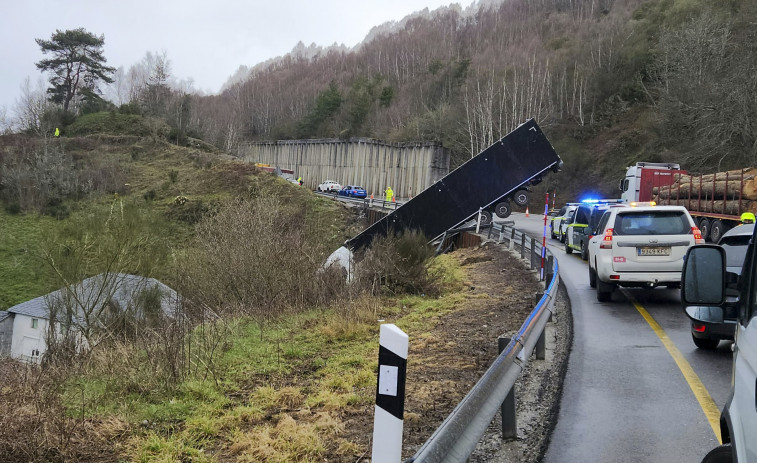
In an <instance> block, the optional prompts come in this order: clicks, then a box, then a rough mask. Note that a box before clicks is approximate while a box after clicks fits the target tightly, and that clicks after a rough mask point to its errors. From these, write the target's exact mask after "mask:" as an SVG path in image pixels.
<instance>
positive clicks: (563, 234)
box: [560, 233, 565, 243]
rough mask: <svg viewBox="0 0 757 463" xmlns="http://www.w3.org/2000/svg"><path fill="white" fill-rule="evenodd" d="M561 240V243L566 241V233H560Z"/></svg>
mask: <svg viewBox="0 0 757 463" xmlns="http://www.w3.org/2000/svg"><path fill="white" fill-rule="evenodd" d="M560 242H561V243H564V242H565V233H562V234H561V235H560Z"/></svg>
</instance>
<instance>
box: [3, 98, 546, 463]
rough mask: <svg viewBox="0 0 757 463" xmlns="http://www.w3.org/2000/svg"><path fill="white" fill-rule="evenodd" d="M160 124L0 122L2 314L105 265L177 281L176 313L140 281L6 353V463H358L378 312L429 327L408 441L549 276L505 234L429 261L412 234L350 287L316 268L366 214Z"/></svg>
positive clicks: (419, 353) (423, 435)
mask: <svg viewBox="0 0 757 463" xmlns="http://www.w3.org/2000/svg"><path fill="white" fill-rule="evenodd" d="M164 129H165V126H164V125H163V124H161V123H160V122H159V121H156V120H150V119H146V118H142V117H138V116H133V115H122V114H114V113H97V114H90V115H87V116H82V117H80V118H78V119H77V120H76V121H75V122H74V123H73V124H71V125H70V126H68V127H67V134H68V135H66V136H63V137H59V138H54V139H38V138H32V137H28V136H12V137H0V155H1V156H0V168H1V170H0V172H1V173H2V177H1V179H2V185H3V188H2V189H1V190H0V200H2V205H3V209H2V210H0V233H1V234H2V237H3V239H2V240H1V241H0V275H1V276H2V280H3V285H2V286H1V287H0V302H1V303H2V304H3V305H2V306H1V307H0V309H2V308H6V307H8V306H10V305H13V304H15V303H17V302H21V301H23V300H27V299H29V298H32V297H35V296H39V295H41V294H44V293H46V292H48V291H50V290H52V289H58V288H60V287H62V286H63V285H65V284H68V283H69V282H75V281H78V280H77V279H81V278H83V277H89V276H92V275H96V274H99V273H101V272H122V273H134V274H138V275H144V276H152V277H155V278H158V279H160V280H161V281H163V282H165V283H166V284H168V285H170V286H171V287H173V288H175V289H177V290H178V291H179V293H180V294H181V295H182V298H181V305H180V314H181V317H175V316H174V317H170V316H161V315H159V312H157V313H156V312H155V311H154V307H153V306H151V305H150V301H151V299H150V297H151V296H150V294H151V293H150V292H149V291H146V292H144V293H142V294H140V298H139V299H138V300H137V302H136V304H138V306H137V307H136V309H135V310H134V311H130V309H129V307H123V309H125V310H124V314H123V316H118V317H115V319H112V318H110V314H111V313H110V312H102V313H101V316H102V318H100V319H99V320H100V323H97V324H92V325H89V327H87V326H85V327H82V326H81V325H78V324H76V323H71V324H70V325H64V324H63V322H61V325H60V329H58V327H56V326H54V325H51V326H52V330H50V331H47V332H46V333H43V334H42V335H41V336H44V339H45V340H46V343H47V345H46V348H47V350H46V351H45V352H44V355H43V357H42V361H41V364H40V365H39V366H36V365H27V364H25V363H21V362H17V361H15V360H9V359H3V358H0V376H2V377H3V387H2V391H0V392H1V393H0V429H2V431H3V432H2V436H1V437H0V461H35V462H36V461H39V462H43V461H44V462H47V461H81V462H98V461H113V460H114V459H118V460H119V461H134V462H139V461H197V462H221V461H224V462H225V461H240V462H243V461H262V462H279V461H313V460H324V459H325V460H329V461H344V462H347V461H361V460H363V459H365V456H366V455H367V454H368V452H369V451H370V444H371V442H370V439H371V435H372V426H373V423H372V420H371V419H370V417H371V416H372V415H371V414H372V409H373V399H374V395H375V381H376V380H375V370H376V368H377V365H376V359H377V351H378V342H377V338H378V328H379V323H378V322H377V321H376V320H380V321H387V322H392V323H396V324H397V325H398V326H399V327H401V328H402V329H403V330H405V331H406V332H407V333H408V334H409V335H410V336H412V339H413V340H414V341H413V344H412V349H411V355H412V356H413V359H414V360H413V361H412V362H411V364H410V366H409V369H408V378H409V379H410V383H409V384H408V391H409V397H410V398H409V400H408V403H407V407H406V416H407V420H408V421H407V422H408V426H407V428H406V437H405V442H406V444H407V446H406V449H405V452H406V453H411V452H413V451H414V450H415V449H417V447H418V446H419V445H420V444H421V443H422V442H424V441H425V440H426V439H427V438H428V437H429V435H430V434H431V432H432V431H433V430H434V429H435V428H436V427H437V426H438V425H439V424H440V423H441V421H442V420H443V419H444V418H445V417H446V416H447V415H448V414H449V413H450V412H451V411H452V408H453V407H454V406H455V404H456V403H457V402H458V401H459V400H460V399H461V398H462V397H463V396H464V395H465V393H466V392H467V391H468V390H469V389H470V387H471V386H472V384H474V383H475V381H476V380H477V379H478V378H479V376H480V375H481V374H482V372H483V371H484V370H485V369H486V368H487V367H488V365H489V364H490V362H491V360H492V359H493V358H494V356H495V355H496V350H495V343H493V342H492V339H494V338H496V335H497V334H499V333H502V332H512V331H514V330H517V328H518V327H519V326H520V325H521V323H522V322H523V319H524V317H525V315H526V314H527V313H528V312H529V311H530V310H531V308H532V305H533V296H532V295H533V294H534V292H536V291H538V288H539V284H538V283H537V282H536V280H535V278H533V275H532V273H531V272H529V271H528V270H527V269H526V268H525V264H524V263H523V262H522V261H520V260H518V259H517V258H515V257H513V256H510V255H509V254H508V253H507V252H506V251H504V250H503V249H501V248H495V247H494V246H492V245H488V246H487V247H486V248H482V249H476V250H470V251H465V252H460V253H455V254H452V255H443V256H440V257H436V258H434V257H433V254H434V252H433V249H431V248H430V247H428V246H427V245H426V239H425V237H422V236H418V235H415V234H412V233H409V234H405V235H403V236H401V237H395V238H390V239H387V240H384V241H379V242H378V243H376V244H375V247H376V251H370V250H369V251H366V252H365V253H364V254H363V255H361V256H360V257H361V258H362V261H361V264H360V267H359V271H358V273H357V277H356V280H355V281H354V282H353V283H352V284H351V285H349V286H347V285H345V282H344V279H343V276H342V275H341V274H339V273H333V272H331V271H322V269H321V267H320V266H321V264H322V262H323V260H324V258H325V255H326V253H328V252H330V251H331V250H333V249H335V248H336V247H337V246H338V245H340V244H341V243H342V242H343V240H344V239H345V238H346V237H348V236H352V235H353V234H354V233H355V232H356V230H357V229H359V228H360V227H361V226H362V224H361V223H360V222H358V221H357V219H356V217H355V215H354V214H353V213H352V212H350V211H349V210H347V209H346V208H344V207H342V206H340V205H339V204H340V203H337V202H335V201H332V200H329V199H325V198H323V197H319V196H316V195H314V194H313V193H312V192H310V191H307V190H304V189H302V188H300V187H298V186H295V185H292V184H291V183H289V182H286V181H284V180H282V179H279V178H277V177H275V176H273V175H271V174H268V173H265V172H262V171H260V170H258V169H256V168H255V167H254V166H251V165H250V164H245V163H240V162H238V161H236V160H234V159H230V158H228V156H225V155H224V154H222V153H221V152H219V151H218V150H216V149H214V148H212V147H211V146H208V145H205V144H204V143H203V142H201V141H200V140H189V141H188V144H189V145H191V146H190V147H181V146H176V145H175V144H172V143H170V142H169V141H168V140H167V139H166V138H165V136H163V135H162V134H164V133H166V131H165V130H164ZM71 134H76V135H71ZM494 276H496V278H495V277H494ZM50 303H52V302H50ZM108 307H110V305H109V306H108ZM151 307H153V308H152V309H151ZM502 307H505V308H506V310H502ZM139 313H146V314H148V315H147V316H146V318H142V317H139V316H137V315H136V314H139ZM103 314H107V315H108V316H104V315H103ZM492 314H496V316H494V315H492ZM69 315H70V314H69ZM482 326H483V327H484V328H485V329H482V328H481V327H482ZM82 328H87V329H86V330H85V329H82ZM82 336H83V337H86V339H87V342H88V346H89V348H88V349H83V350H78V349H76V348H72V347H71V346H72V345H75V344H76V341H75V339H76V337H82ZM450 366H453V367H452V368H450ZM542 437H543V436H542V435H541V433H539V434H538V435H536V434H535V435H534V436H532V439H535V440H539V439H540V438H542ZM539 448H540V447H539V445H538V442H537V443H536V444H535V445H533V446H530V447H529V448H528V454H529V455H530V456H531V457H533V458H536V457H537V456H538V454H539V453H540V450H539Z"/></svg>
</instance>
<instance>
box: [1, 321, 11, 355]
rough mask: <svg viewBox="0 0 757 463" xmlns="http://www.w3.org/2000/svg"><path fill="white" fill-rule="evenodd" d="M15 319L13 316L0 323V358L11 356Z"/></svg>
mask: <svg viewBox="0 0 757 463" xmlns="http://www.w3.org/2000/svg"><path fill="white" fill-rule="evenodd" d="M13 318H14V317H13V315H11V316H9V317H8V318H6V319H5V320H3V321H1V322H0V357H7V356H9V355H10V354H11V342H12V339H13Z"/></svg>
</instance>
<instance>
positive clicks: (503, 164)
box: [345, 119, 562, 250]
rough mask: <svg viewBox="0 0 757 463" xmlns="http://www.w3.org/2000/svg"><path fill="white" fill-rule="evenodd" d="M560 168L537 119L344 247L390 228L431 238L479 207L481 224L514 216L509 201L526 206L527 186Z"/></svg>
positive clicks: (473, 214) (353, 246)
mask: <svg viewBox="0 0 757 463" xmlns="http://www.w3.org/2000/svg"><path fill="white" fill-rule="evenodd" d="M561 166H562V161H561V160H560V157H559V156H558V155H557V153H556V152H555V150H554V148H552V145H551V144H550V143H549V140H547V137H546V136H544V134H543V133H542V131H541V129H540V128H539V126H538V125H537V124H536V122H535V121H534V120H533V119H530V120H528V121H527V122H525V123H523V124H521V125H519V126H518V127H517V128H516V129H515V130H513V131H512V132H510V133H509V134H507V135H505V136H504V137H502V138H501V139H500V140H499V141H497V142H495V143H494V144H493V145H491V146H490V147H488V148H486V149H485V150H484V151H482V152H481V153H479V154H477V155H476V156H475V157H473V158H471V159H470V160H468V161H467V162H465V163H464V164H463V165H461V166H460V167H458V168H457V169H455V170H453V171H452V172H450V173H449V174H447V175H446V176H445V177H443V178H442V179H441V180H439V181H437V182H436V183H434V184H433V185H431V186H430V187H428V188H426V189H425V190H423V191H422V192H421V193H420V194H418V195H417V196H416V197H414V198H412V199H410V200H409V201H407V202H406V203H404V204H403V205H402V206H400V207H399V208H397V209H396V210H394V211H393V212H392V213H390V214H388V215H387V216H385V217H383V218H382V219H381V220H379V221H377V222H376V223H374V224H373V225H371V226H369V227H368V228H366V229H365V230H364V231H363V232H361V233H360V234H358V235H357V236H355V237H354V238H352V239H350V240H347V242H346V243H345V246H347V247H348V248H350V249H352V250H357V249H359V248H362V247H364V246H368V245H369V244H370V242H371V240H372V239H373V238H374V237H376V236H379V235H386V234H387V233H389V232H390V231H401V230H409V229H416V230H420V231H422V232H423V233H424V234H425V235H426V237H427V238H429V240H430V241H434V240H435V239H436V238H439V237H440V236H441V235H443V234H444V233H445V232H446V231H448V230H450V229H453V228H455V227H457V226H459V225H461V224H463V223H465V222H467V221H469V220H471V219H477V218H478V214H479V211H480V214H481V222H480V223H481V225H489V224H491V222H492V213H494V214H496V215H497V216H498V217H500V218H505V217H508V216H509V215H510V212H511V205H510V201H512V202H514V203H516V204H518V205H520V206H525V205H527V204H528V198H529V197H528V191H529V190H528V187H529V186H531V185H536V184H538V183H539V182H541V181H542V178H543V176H544V175H546V174H547V173H549V172H557V171H559V170H560V167H561Z"/></svg>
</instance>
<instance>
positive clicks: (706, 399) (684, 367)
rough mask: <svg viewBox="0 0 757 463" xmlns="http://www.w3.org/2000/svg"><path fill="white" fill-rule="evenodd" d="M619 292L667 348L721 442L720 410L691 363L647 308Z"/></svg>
mask: <svg viewBox="0 0 757 463" xmlns="http://www.w3.org/2000/svg"><path fill="white" fill-rule="evenodd" d="M621 292H622V293H623V294H624V295H625V296H626V297H627V298H628V300H630V301H631V303H632V304H633V305H634V307H636V310H638V311H639V313H640V314H641V316H642V317H644V320H646V321H647V323H649V326H650V327H652V330H653V331H654V332H655V334H656V335H657V337H658V338H660V341H662V344H663V345H664V346H665V348H666V349H667V350H668V353H669V354H670V356H671V357H673V360H675V362H676V364H677V365H678V369H679V370H681V373H682V374H683V377H684V378H685V379H686V382H687V383H689V387H690V388H691V392H693V393H694V397H696V398H697V402H699V406H700V407H702V411H703V412H704V416H706V417H707V421H709V422H710V427H711V428H712V432H714V433H715V437H717V438H718V442H719V443H721V444H722V443H723V439H722V438H721V437H720V410H719V409H718V406H717V405H716V404H715V401H714V400H712V397H711V396H710V393H709V392H707V388H706V387H704V384H702V380H700V379H699V376H697V374H696V373H695V372H694V369H693V368H691V365H690V364H689V362H688V361H686V358H685V357H684V356H683V354H682V353H681V351H680V350H678V348H677V347H676V346H675V344H673V341H672V340H671V339H670V338H669V337H668V334H667V333H666V332H665V330H664V329H662V327H661V326H660V325H659V324H658V323H657V321H655V319H654V318H652V316H651V315H650V314H649V312H647V310H646V309H645V308H644V307H642V306H641V304H639V302H638V301H637V300H636V299H635V298H634V297H633V296H631V294H630V293H629V292H628V291H626V290H624V289H621Z"/></svg>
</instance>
